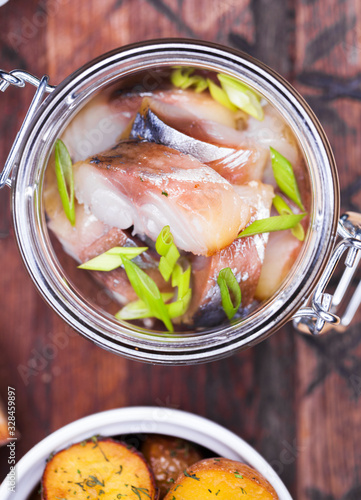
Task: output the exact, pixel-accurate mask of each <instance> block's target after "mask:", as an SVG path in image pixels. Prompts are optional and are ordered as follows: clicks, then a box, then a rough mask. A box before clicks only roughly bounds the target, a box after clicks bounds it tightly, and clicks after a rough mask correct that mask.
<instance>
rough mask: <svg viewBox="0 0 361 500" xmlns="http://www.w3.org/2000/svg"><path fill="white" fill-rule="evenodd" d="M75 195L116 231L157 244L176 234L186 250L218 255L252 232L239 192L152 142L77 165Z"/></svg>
mask: <svg viewBox="0 0 361 500" xmlns="http://www.w3.org/2000/svg"><path fill="white" fill-rule="evenodd" d="M74 186H75V194H76V198H77V200H78V202H79V203H83V204H84V205H85V206H86V209H87V210H90V211H91V213H92V214H94V215H95V217H96V218H97V219H99V220H101V221H102V222H104V223H105V224H107V225H108V226H110V227H116V228H119V229H126V228H130V227H131V226H132V227H133V234H137V235H139V236H144V235H146V236H148V237H149V238H151V239H152V240H153V241H155V240H156V238H157V236H158V234H159V233H160V231H161V230H162V228H163V227H164V226H166V225H169V226H170V227H171V228H172V234H173V236H174V241H175V243H176V245H177V247H178V248H180V249H181V250H184V251H187V252H192V253H193V254H196V255H212V254H213V253H215V252H217V251H218V250H221V249H222V248H225V247H226V246H227V245H229V244H230V243H231V242H232V241H233V240H234V239H235V238H236V237H237V235H238V233H239V231H240V230H241V229H242V228H244V227H245V226H246V224H247V223H248V222H249V219H250V210H249V207H248V206H247V205H246V204H245V203H244V202H243V201H242V200H241V198H240V197H239V195H238V194H237V193H236V191H235V189H234V187H233V186H232V185H231V184H230V183H229V182H227V181H226V180H225V179H224V178H223V177H221V176H220V175H219V174H217V172H215V171H214V170H213V169H211V168H210V167H207V166H206V165H204V164H202V163H200V162H199V161H198V160H196V159H195V158H194V157H192V156H190V155H185V154H182V153H180V152H178V151H176V150H174V149H171V148H168V147H166V146H162V145H159V144H154V143H149V142H137V141H122V142H120V143H119V144H118V145H117V146H115V147H114V148H112V149H111V150H109V151H106V152H104V153H102V154H100V155H97V156H94V157H91V158H88V160H86V161H84V162H78V163H77V164H75V165H74Z"/></svg>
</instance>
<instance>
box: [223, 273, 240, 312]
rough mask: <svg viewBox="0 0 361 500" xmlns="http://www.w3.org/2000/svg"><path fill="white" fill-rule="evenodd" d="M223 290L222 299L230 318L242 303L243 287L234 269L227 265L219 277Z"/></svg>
mask: <svg viewBox="0 0 361 500" xmlns="http://www.w3.org/2000/svg"><path fill="white" fill-rule="evenodd" d="M217 283H218V286H219V288H220V290H221V299H222V306H223V309H224V312H225V313H226V315H227V317H228V319H229V320H231V319H232V318H233V316H234V315H235V314H236V312H237V311H238V309H239V306H240V305H241V299H242V294H241V289H240V287H239V284H238V281H237V279H236V277H235V275H234V274H233V272H232V269H231V268H229V267H225V268H224V269H222V270H221V271H220V272H219V275H218V278H217Z"/></svg>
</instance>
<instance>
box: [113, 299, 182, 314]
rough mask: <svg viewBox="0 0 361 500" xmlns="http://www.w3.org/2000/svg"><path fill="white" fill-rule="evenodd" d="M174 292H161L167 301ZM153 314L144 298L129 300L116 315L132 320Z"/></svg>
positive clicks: (164, 300)
mask: <svg viewBox="0 0 361 500" xmlns="http://www.w3.org/2000/svg"><path fill="white" fill-rule="evenodd" d="M173 295H174V294H173V293H161V296H162V299H163V302H164V303H166V302H168V300H170V299H171V298H172V297H173ZM151 316H152V313H151V310H150V309H149V307H148V306H147V305H146V303H145V302H144V301H143V300H135V301H134V302H129V304H127V305H126V306H124V307H123V308H122V309H121V310H120V311H118V312H117V314H116V315H115V317H116V318H117V319H123V320H132V319H143V318H150V317H151Z"/></svg>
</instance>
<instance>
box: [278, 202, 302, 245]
mask: <svg viewBox="0 0 361 500" xmlns="http://www.w3.org/2000/svg"><path fill="white" fill-rule="evenodd" d="M273 206H274V207H275V209H276V210H277V212H278V213H279V214H280V215H292V214H293V212H292V210H291V208H290V207H289V206H288V205H287V203H286V202H285V200H284V199H283V198H281V196H278V194H277V195H276V196H275V197H274V198H273ZM291 232H292V234H293V236H295V238H297V239H298V240H300V241H303V240H304V239H305V230H304V229H303V226H302V224H301V223H300V222H299V223H298V224H296V226H294V227H292V228H291Z"/></svg>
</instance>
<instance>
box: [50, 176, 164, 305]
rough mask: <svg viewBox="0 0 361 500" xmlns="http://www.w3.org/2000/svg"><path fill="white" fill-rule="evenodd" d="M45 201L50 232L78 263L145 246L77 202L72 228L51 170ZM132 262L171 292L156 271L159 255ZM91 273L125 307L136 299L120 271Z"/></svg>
mask: <svg viewBox="0 0 361 500" xmlns="http://www.w3.org/2000/svg"><path fill="white" fill-rule="evenodd" d="M44 202H45V209H46V213H47V217H48V227H49V229H50V230H51V231H52V232H53V233H54V234H55V235H56V237H57V239H58V240H59V241H60V243H61V244H62V246H63V249H64V250H65V252H66V253H67V254H69V255H71V257H73V259H75V260H76V261H77V262H78V263H83V262H86V261H88V260H90V259H93V258H94V257H96V256H97V255H100V254H102V253H103V252H106V251H107V250H110V249H111V248H113V247H117V246H128V247H131V246H138V247H139V246H144V242H142V241H140V240H139V239H138V238H136V237H134V236H132V235H131V234H129V232H128V231H122V230H121V229H118V228H114V227H113V228H112V227H109V226H107V225H106V224H104V223H103V222H101V221H100V220H98V219H97V218H96V217H95V216H94V215H93V214H92V213H91V212H87V211H86V210H85V208H84V206H83V205H79V204H78V203H76V208H75V213H76V219H75V220H76V223H75V226H74V227H73V226H72V225H71V224H70V222H69V221H68V219H67V218H66V216H65V213H64V210H63V208H62V204H61V200H60V196H59V193H58V190H57V186H56V179H55V175H54V169H53V168H49V169H47V171H46V177H45V189H44ZM134 262H135V263H136V264H137V265H138V266H139V267H140V268H141V269H143V270H144V271H145V272H146V273H147V274H148V275H149V276H150V277H151V278H152V279H153V280H154V281H155V282H156V284H157V286H158V288H159V289H160V290H161V292H168V291H169V290H170V285H169V284H168V283H166V282H165V281H164V280H163V279H162V277H161V276H160V274H159V272H158V265H159V255H158V254H157V252H156V251H155V250H153V249H152V248H149V250H148V251H146V252H143V253H142V254H141V255H139V256H138V257H136V258H135V259H134ZM90 272H91V274H92V276H93V277H94V278H95V279H96V280H97V281H98V282H99V283H100V284H102V285H103V286H105V287H106V288H107V289H108V290H109V291H110V292H111V294H112V295H113V297H114V299H115V300H116V301H117V302H119V303H120V304H127V303H128V302H130V301H132V300H136V299H137V295H136V293H135V292H134V289H133V287H132V286H131V284H130V283H129V280H128V278H127V276H126V274H125V271H124V269H123V268H118V269H115V270H114V271H110V272H101V271H90Z"/></svg>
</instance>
